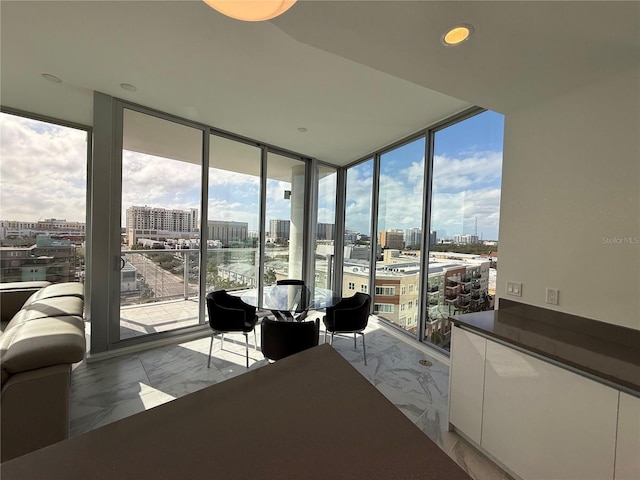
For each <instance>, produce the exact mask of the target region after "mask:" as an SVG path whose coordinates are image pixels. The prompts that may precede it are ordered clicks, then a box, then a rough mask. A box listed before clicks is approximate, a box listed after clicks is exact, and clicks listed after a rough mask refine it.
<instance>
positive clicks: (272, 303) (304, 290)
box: [240, 285, 340, 321]
mask: <svg viewBox="0 0 640 480" xmlns="http://www.w3.org/2000/svg"><path fill="white" fill-rule="evenodd" d="M240 298H242V301H243V302H245V303H247V304H249V305H251V306H254V307H258V308H262V309H265V310H271V312H272V313H273V314H274V315H275V316H276V318H277V319H279V320H288V321H292V320H298V321H300V320H302V319H303V318H304V317H305V316H306V312H308V311H309V310H323V309H325V308H327V307H330V306H332V305H334V304H336V303H337V302H338V301H339V300H340V297H339V296H336V295H335V294H334V292H333V291H332V290H329V289H326V288H320V287H312V288H309V287H307V286H306V285H271V286H268V287H264V288H263V291H262V301H261V302H260V301H259V299H258V289H257V288H254V289H250V290H245V291H244V292H243V293H242V294H241V296H240Z"/></svg>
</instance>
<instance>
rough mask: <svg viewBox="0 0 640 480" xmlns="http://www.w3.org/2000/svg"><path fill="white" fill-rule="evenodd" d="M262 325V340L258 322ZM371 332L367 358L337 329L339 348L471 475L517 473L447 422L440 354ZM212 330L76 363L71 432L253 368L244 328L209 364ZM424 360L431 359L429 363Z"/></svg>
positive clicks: (260, 362) (255, 354)
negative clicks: (450, 428) (500, 464)
mask: <svg viewBox="0 0 640 480" xmlns="http://www.w3.org/2000/svg"><path fill="white" fill-rule="evenodd" d="M256 332H257V334H258V345H259V344H260V336H259V334H260V328H257V329H256ZM323 333H324V332H323V331H321V332H320V342H321V343H322V342H323V340H324V335H323ZM365 335H366V341H367V365H364V361H363V353H362V344H361V341H360V339H358V346H357V349H354V347H353V337H336V338H335V339H334V348H335V349H336V350H337V351H338V352H339V353H340V354H341V355H342V356H343V357H344V358H345V359H346V360H348V361H349V362H350V363H351V364H352V365H353V366H354V367H355V368H356V369H357V370H358V371H359V372H360V373H361V374H362V375H363V376H364V377H365V378H367V379H368V380H369V381H370V382H371V383H372V384H373V385H374V386H375V387H376V388H377V389H378V390H379V391H380V392H381V393H382V394H383V395H384V396H385V397H386V398H388V399H389V400H390V401H391V402H392V403H393V404H394V405H396V407H398V408H399V409H400V410H401V411H402V412H403V413H404V414H405V415H406V416H407V417H408V418H409V419H411V420H412V421H413V422H414V423H415V424H416V425H417V426H418V427H419V428H420V429H421V430H422V431H423V432H424V433H425V434H426V435H427V436H428V437H429V438H430V439H431V440H433V441H434V442H435V443H436V444H438V445H439V446H440V447H441V448H442V449H443V450H444V451H445V452H446V453H447V454H448V455H449V456H450V457H451V458H453V459H454V460H455V461H456V462H457V463H458V465H460V466H461V467H462V468H463V469H464V470H465V471H467V472H468V473H469V475H470V476H471V477H472V478H474V479H475V480H510V479H511V477H510V476H509V475H508V474H507V473H505V472H504V471H503V470H502V469H500V468H499V467H498V466H496V465H495V464H494V463H493V462H491V461H490V460H489V459H487V458H486V457H485V456H484V455H482V454H481V453H480V452H478V451H477V450H476V449H475V448H474V447H473V446H471V445H470V444H469V443H467V442H466V441H465V440H464V439H462V438H461V437H460V436H459V435H457V434H456V433H455V432H449V431H448V430H447V397H448V381H449V367H448V366H447V365H446V364H445V363H443V362H441V361H439V360H438V356H437V354H435V355H434V354H432V353H431V352H430V351H429V350H428V349H427V348H426V347H423V346H421V345H418V344H416V343H415V342H412V341H411V340H408V339H406V338H404V337H403V335H402V334H401V333H398V332H395V331H394V330H393V329H391V328H390V327H388V326H386V325H384V324H383V323H382V322H379V321H378V320H377V319H375V318H374V317H372V319H371V320H370V322H369V326H368V328H367V330H366V332H365ZM210 338H211V337H205V338H201V339H197V340H192V341H189V342H185V343H181V344H175V345H167V346H163V347H157V348H153V349H149V350H144V351H140V352H136V353H133V354H127V355H123V356H119V357H114V358H109V359H104V360H100V361H94V362H81V363H79V364H76V365H75V366H74V369H73V373H72V389H71V434H72V436H75V435H80V434H82V433H84V432H87V431H89V430H92V429H94V428H97V427H100V426H102V425H105V424H107V423H111V422H113V421H116V420H119V419H121V418H124V417H127V416H129V415H133V414H136V413H139V412H142V411H144V410H146V409H149V408H152V407H155V406H157V405H160V404H162V403H165V402H168V401H170V400H173V399H174V398H178V397H180V396H182V395H186V394H189V393H192V392H195V391H196V390H199V389H201V388H204V387H207V386H209V385H213V384H215V383H218V382H222V381H225V380H227V379H229V378H232V377H234V376H236V375H241V374H242V373H244V372H246V371H247V369H246V368H245V346H244V337H243V336H242V335H226V336H225V341H224V349H223V350H221V349H220V339H219V337H216V340H215V342H214V351H213V355H212V359H211V368H207V358H208V353H209V344H210ZM249 342H250V346H249V365H250V369H255V368H260V367H261V366H264V365H266V364H267V363H266V360H265V359H264V358H263V356H262V354H261V353H260V351H259V350H256V349H255V348H253V335H250V336H249ZM420 360H427V361H428V362H430V363H431V365H430V366H423V365H422V364H421V363H420Z"/></svg>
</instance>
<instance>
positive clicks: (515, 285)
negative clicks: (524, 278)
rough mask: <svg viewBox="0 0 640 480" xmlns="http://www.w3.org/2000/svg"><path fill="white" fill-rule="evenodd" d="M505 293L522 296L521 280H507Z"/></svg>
mask: <svg viewBox="0 0 640 480" xmlns="http://www.w3.org/2000/svg"><path fill="white" fill-rule="evenodd" d="M507 295H513V296H514V297H521V296H522V283H521V282H507Z"/></svg>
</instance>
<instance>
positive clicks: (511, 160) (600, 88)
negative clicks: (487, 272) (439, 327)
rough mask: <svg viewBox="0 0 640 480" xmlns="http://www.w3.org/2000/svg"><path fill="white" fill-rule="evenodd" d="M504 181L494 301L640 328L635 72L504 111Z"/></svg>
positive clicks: (639, 94) (639, 76)
mask: <svg viewBox="0 0 640 480" xmlns="http://www.w3.org/2000/svg"><path fill="white" fill-rule="evenodd" d="M502 182H503V183H502V200H501V218H500V246H499V263H498V284H497V294H498V296H499V297H505V298H511V299H514V300H519V301H522V302H524V303H528V304H531V305H537V306H541V307H547V308H552V309H556V310H559V311H562V312H567V313H572V314H575V315H580V316H584V317H588V318H593V319H596V320H601V321H604V322H609V323H614V324H618V325H623V326H627V327H632V328H635V329H640V69H638V68H637V66H634V68H632V69H629V70H627V71H625V72H623V73H620V74H618V75H616V76H615V77H609V78H607V79H606V80H601V81H599V82H598V83H597V84H590V85H587V86H583V87H581V88H579V89H575V90H572V91H570V92H568V93H565V94H563V95H561V96H558V97H554V98H550V99H548V100H547V101H546V102H544V103H539V104H537V105H535V106H533V107H528V108H526V109H523V110H520V111H517V112H514V113H511V114H507V115H506V118H505V145H504V163H503V177H502ZM608 242H609V243H608ZM508 280H509V281H519V282H522V283H523V288H522V290H523V295H522V297H521V298H518V297H511V296H507V295H506V294H505V283H506V282H507V281H508ZM546 287H552V288H558V289H560V296H559V298H560V303H559V305H558V306H552V305H548V304H546V303H545V289H546Z"/></svg>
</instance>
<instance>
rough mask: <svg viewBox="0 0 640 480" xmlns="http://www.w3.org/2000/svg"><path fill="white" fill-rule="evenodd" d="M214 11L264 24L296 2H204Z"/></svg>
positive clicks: (231, 0)
mask: <svg viewBox="0 0 640 480" xmlns="http://www.w3.org/2000/svg"><path fill="white" fill-rule="evenodd" d="M203 1H204V3H206V4H207V5H209V6H210V7H211V8H213V9H214V10H217V11H218V12H220V13H222V14H224V15H226V16H227V17H231V18H235V19H236V20H244V21H245V22H262V21H264V20H271V19H272V18H275V17H277V16H278V15H281V14H283V13H284V12H286V11H287V10H289V9H290V8H291V6H292V5H293V4H294V3H296V0H203Z"/></svg>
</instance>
